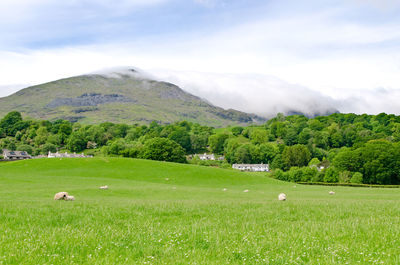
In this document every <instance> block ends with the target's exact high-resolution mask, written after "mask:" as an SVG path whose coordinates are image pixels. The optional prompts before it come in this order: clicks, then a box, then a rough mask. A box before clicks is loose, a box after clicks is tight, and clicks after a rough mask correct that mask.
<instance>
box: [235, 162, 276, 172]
mask: <svg viewBox="0 0 400 265" xmlns="http://www.w3.org/2000/svg"><path fill="white" fill-rule="evenodd" d="M232 168H233V169H237V170H241V171H254V172H268V171H269V165H268V164H233V165H232Z"/></svg>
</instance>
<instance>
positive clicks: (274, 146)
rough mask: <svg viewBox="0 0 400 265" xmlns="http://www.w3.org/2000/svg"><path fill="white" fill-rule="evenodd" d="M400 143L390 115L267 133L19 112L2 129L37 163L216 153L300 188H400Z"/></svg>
mask: <svg viewBox="0 0 400 265" xmlns="http://www.w3.org/2000/svg"><path fill="white" fill-rule="evenodd" d="M399 141H400V116H395V115H387V114H384V113H382V114H379V115H365V114H364V115H356V114H332V115H330V116H321V117H316V118H313V119H308V118H307V117H305V116H301V115H294V116H284V115H282V114H278V115H277V116H276V117H275V118H273V119H271V120H269V121H268V122H267V123H265V124H264V125H262V126H250V127H240V126H236V127H228V128H222V129H215V128H212V127H208V126H202V125H199V124H194V123H190V122H186V121H182V122H177V123H174V124H168V125H160V124H157V123H156V122H152V123H151V124H149V125H127V124H113V123H108V122H107V123H102V124H98V125H82V124H79V123H70V122H68V121H64V120H57V121H54V122H50V121H37V120H23V119H22V117H21V115H20V113H18V112H10V113H9V114H7V115H6V116H5V117H4V118H3V119H2V120H1V121H0V148H6V149H11V150H24V151H27V152H29V153H31V154H33V155H37V154H46V153H47V152H48V151H51V152H55V151H56V150H69V151H72V152H82V151H85V153H87V154H94V155H100V154H101V155H106V156H124V157H134V158H145V159H154V160H161V161H174V162H186V155H188V154H194V153H204V152H211V153H214V154H218V155H224V156H225V159H226V161H225V162H215V163H229V164H233V163H268V164H270V167H271V168H272V169H273V176H274V177H276V178H278V179H282V180H287V181H295V182H298V181H303V182H304V181H305V182H331V183H334V182H342V183H346V182H354V183H366V184H400V177H399V174H400V153H399V152H400V151H399V150H400V148H399V147H400V146H399ZM194 161H196V159H195V160H194Z"/></svg>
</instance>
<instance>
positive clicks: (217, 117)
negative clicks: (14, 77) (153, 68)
mask: <svg viewBox="0 0 400 265" xmlns="http://www.w3.org/2000/svg"><path fill="white" fill-rule="evenodd" d="M14 110H16V111H20V112H21V113H22V114H23V115H25V116H29V117H32V118H39V119H48V120H56V119H66V120H70V121H73V122H75V121H79V122H81V123H86V124H94V123H100V122H107V121H109V122H116V123H139V124H141V123H149V122H151V121H157V122H160V123H172V122H175V121H180V120H188V121H191V122H197V123H200V124H205V125H211V126H216V127H221V126H227V125H250V124H255V123H263V122H265V121H266V119H265V118H263V117H260V116H257V115H255V114H248V113H245V112H241V111H237V110H232V109H228V110H225V109H223V108H220V107H217V106H214V105H212V104H211V103H209V102H207V101H206V100H204V99H201V98H200V97H198V96H195V95H192V94H190V93H188V92H186V91H184V90H183V89H181V88H180V87H178V86H176V85H174V84H172V83H168V82H163V81H156V80H153V79H151V78H150V77H149V76H146V75H145V74H142V73H140V72H138V71H137V70H135V69H128V70H127V71H125V72H111V73H109V74H99V73H92V74H86V75H80V76H74V77H69V78H63V79H59V80H55V81H51V82H48V83H44V84H40V85H35V86H30V87H27V88H24V89H22V90H20V91H18V92H16V93H14V94H12V95H10V96H7V97H4V98H0V115H5V114H6V113H8V112H9V111H14Z"/></svg>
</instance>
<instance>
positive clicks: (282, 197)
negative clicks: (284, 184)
mask: <svg viewBox="0 0 400 265" xmlns="http://www.w3.org/2000/svg"><path fill="white" fill-rule="evenodd" d="M278 199H279V200H280V201H286V194H285V193H281V194H279V196H278Z"/></svg>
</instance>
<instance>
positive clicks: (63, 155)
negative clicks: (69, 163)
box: [47, 151, 93, 158]
mask: <svg viewBox="0 0 400 265" xmlns="http://www.w3.org/2000/svg"><path fill="white" fill-rule="evenodd" d="M47 157H48V158H56V157H57V158H63V157H65V158H82V157H93V156H87V155H84V154H83V153H82V154H77V153H73V154H69V153H67V152H65V153H59V152H56V153H52V152H50V151H49V154H48V155H47Z"/></svg>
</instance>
